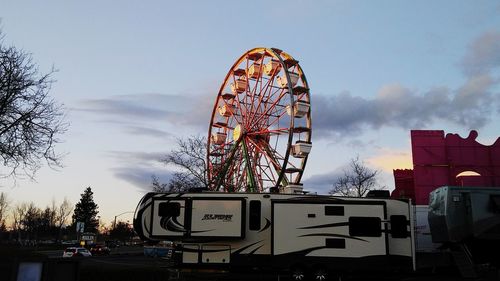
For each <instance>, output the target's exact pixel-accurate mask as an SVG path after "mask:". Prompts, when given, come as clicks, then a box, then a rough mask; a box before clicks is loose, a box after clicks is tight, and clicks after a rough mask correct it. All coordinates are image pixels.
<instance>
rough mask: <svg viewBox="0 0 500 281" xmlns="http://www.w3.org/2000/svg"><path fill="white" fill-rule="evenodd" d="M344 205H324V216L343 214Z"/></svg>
mask: <svg viewBox="0 0 500 281" xmlns="http://www.w3.org/2000/svg"><path fill="white" fill-rule="evenodd" d="M343 215H344V206H325V216H343Z"/></svg>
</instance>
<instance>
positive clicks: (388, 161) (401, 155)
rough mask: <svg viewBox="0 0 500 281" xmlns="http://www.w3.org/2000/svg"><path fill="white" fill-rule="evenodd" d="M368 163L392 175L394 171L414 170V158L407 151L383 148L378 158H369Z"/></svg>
mask: <svg viewBox="0 0 500 281" xmlns="http://www.w3.org/2000/svg"><path fill="white" fill-rule="evenodd" d="M366 163H368V164H369V165H370V166H373V167H375V168H377V169H381V170H382V171H385V172H387V173H389V174H391V175H392V170H394V169H413V162H412V156H411V153H410V152H408V151H407V150H393V149H390V148H383V149H381V150H380V151H379V153H378V154H377V155H376V156H373V157H370V158H367V159H366Z"/></svg>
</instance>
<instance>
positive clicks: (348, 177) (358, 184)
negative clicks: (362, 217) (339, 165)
mask: <svg viewBox="0 0 500 281" xmlns="http://www.w3.org/2000/svg"><path fill="white" fill-rule="evenodd" d="M378 173H379V171H377V170H372V169H370V168H368V167H367V166H366V165H365V163H364V162H363V161H361V160H359V156H357V157H356V158H353V159H351V162H350V164H349V168H348V169H344V174H343V175H342V176H341V177H339V178H338V179H337V181H336V182H335V183H334V184H333V189H332V190H330V192H329V193H330V194H334V195H341V196H352V197H363V196H365V195H366V193H367V192H368V191H370V190H373V189H384V188H385V186H379V185H378V183H377V175H378Z"/></svg>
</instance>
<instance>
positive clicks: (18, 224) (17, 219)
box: [12, 203, 28, 241]
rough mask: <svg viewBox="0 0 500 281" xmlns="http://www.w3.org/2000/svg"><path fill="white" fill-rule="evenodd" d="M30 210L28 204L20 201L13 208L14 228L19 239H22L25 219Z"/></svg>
mask: <svg viewBox="0 0 500 281" xmlns="http://www.w3.org/2000/svg"><path fill="white" fill-rule="evenodd" d="M27 211H28V204H26V203H18V204H17V205H16V206H15V207H14V209H12V219H13V221H12V229H13V230H14V231H15V232H17V239H18V240H19V241H20V240H21V231H22V230H23V221H24V218H25V216H26V212H27Z"/></svg>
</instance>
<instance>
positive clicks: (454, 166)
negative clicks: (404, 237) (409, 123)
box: [391, 130, 500, 205]
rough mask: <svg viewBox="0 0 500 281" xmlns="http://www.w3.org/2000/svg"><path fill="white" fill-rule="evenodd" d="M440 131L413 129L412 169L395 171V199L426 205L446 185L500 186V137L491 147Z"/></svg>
mask: <svg viewBox="0 0 500 281" xmlns="http://www.w3.org/2000/svg"><path fill="white" fill-rule="evenodd" d="M476 138H477V132H476V131H471V132H470V133H469V136H468V137H467V138H462V137H460V136H459V135H458V134H446V136H445V134H444V131H441V130H412V131H411V146H412V155H413V170H408V169H405V170H400V169H398V170H394V181H395V186H396V189H395V190H394V191H393V192H392V194H391V197H392V198H411V199H412V200H413V201H414V202H415V204H416V205H427V204H428V201H429V193H430V192H431V191H433V190H434V189H436V188H438V187H440V186H444V185H451V186H483V187H500V138H498V139H497V140H496V141H495V143H494V144H492V145H490V146H488V145H483V144H480V143H478V142H477V141H476Z"/></svg>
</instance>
